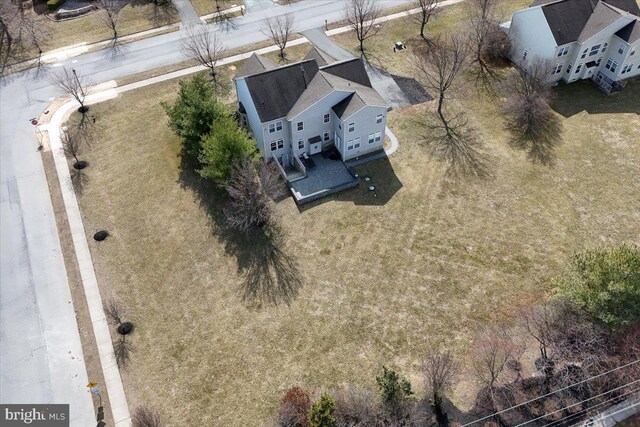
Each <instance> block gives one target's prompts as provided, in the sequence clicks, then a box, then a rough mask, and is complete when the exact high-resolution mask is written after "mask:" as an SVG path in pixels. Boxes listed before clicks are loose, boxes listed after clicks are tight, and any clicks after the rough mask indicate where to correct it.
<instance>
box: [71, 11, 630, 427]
mask: <svg viewBox="0 0 640 427" xmlns="http://www.w3.org/2000/svg"><path fill="white" fill-rule="evenodd" d="M518 1H519V0H518ZM446 13H452V14H453V13H456V12H455V10H449V11H447V12H446ZM440 19H447V18H446V16H445V15H444V14H443V15H442V16H441V17H440ZM452 19H453V18H452ZM451 22H453V21H451ZM399 27H402V24H401V23H400V22H398V24H397V25H394V26H391V25H385V29H384V31H389V32H391V31H402V30H401V29H400V28H399ZM397 37H400V36H399V35H397V34H395V33H393V34H392V33H389V34H387V37H386V38H387V40H386V41H382V40H381V41H380V42H379V43H380V46H386V45H390V40H394V39H396V38H397ZM308 48H309V46H308V45H306V46H305V47H304V49H302V48H301V49H299V50H298V49H297V48H296V49H295V50H294V48H292V49H291V50H290V51H289V50H288V52H289V55H290V57H298V56H300V57H301V56H303V55H304V54H305V53H306V51H307V50H308ZM391 55H393V54H392V53H391V54H390V55H389V56H390V57H391ZM397 57H399V55H398V56H397ZM394 58H395V57H394ZM385 61H386V59H385ZM401 63H402V61H401V60H397V61H396V60H395V59H392V60H390V61H389V64H390V65H389V66H390V68H391V69H392V70H393V71H397V72H401V71H402V70H403V68H401V67H402V65H401ZM236 65H237V64H236ZM404 70H407V72H408V71H409V69H408V68H404ZM223 73H225V75H226V76H227V77H226V79H227V80H228V79H229V76H231V75H232V73H233V69H231V68H230V67H227V68H225V70H224V71H223ZM177 85H178V83H177V81H168V82H164V83H160V84H157V85H153V86H150V87H146V88H142V89H138V90H135V91H132V92H128V93H125V94H122V95H121V96H120V97H119V98H117V99H115V100H110V101H107V102H104V103H101V104H98V105H96V106H93V107H92V113H93V114H95V115H96V117H97V118H98V123H97V132H96V138H95V142H94V143H93V144H91V147H90V148H88V149H87V150H85V153H84V158H86V160H88V161H89V163H90V165H91V166H90V167H89V168H88V169H87V177H88V181H87V183H86V186H85V191H84V194H83V195H82V196H81V197H80V198H79V203H80V208H81V211H82V213H83V219H84V221H85V227H86V231H87V233H88V234H89V235H91V234H93V233H94V232H95V231H96V230H99V229H106V230H109V232H110V233H111V235H112V236H111V237H110V238H109V239H107V241H105V242H103V243H100V244H96V243H95V242H93V241H90V243H89V244H90V247H91V250H92V256H93V259H94V263H95V267H96V273H97V275H98V281H99V284H100V286H101V290H102V292H103V298H105V299H108V298H109V297H116V298H117V299H118V300H119V301H120V302H121V303H122V305H123V306H124V307H125V308H126V310H127V312H128V314H129V318H130V319H131V320H132V321H133V322H134V323H135V324H136V331H135V332H134V334H133V336H132V343H133V345H134V353H133V354H132V359H131V364H130V366H129V367H128V368H127V369H125V370H124V372H123V379H124V381H125V387H126V391H127V394H128V398H129V400H130V405H131V407H134V406H136V405H138V404H147V405H149V406H151V407H155V408H158V409H159V410H160V411H161V413H162V417H163V419H164V420H165V421H166V422H167V424H168V425H170V426H183V425H224V426H254V425H261V424H262V423H264V422H267V421H268V420H269V418H270V417H271V416H272V415H273V414H274V413H275V410H276V408H277V404H278V400H279V398H280V396H281V395H282V393H283V392H284V391H285V390H286V389H287V388H289V387H291V386H294V385H302V386H306V387H312V388H313V387H316V388H323V389H326V388H339V387H342V386H344V385H346V384H355V385H359V386H362V387H370V388H373V387H375V375H377V374H379V372H380V370H381V365H382V364H386V365H390V366H392V367H394V368H396V369H398V370H399V371H401V372H402V373H403V374H405V375H406V376H407V377H408V378H409V379H410V380H411V381H412V382H413V383H414V386H415V388H416V389H418V390H420V384H421V381H420V362H421V359H422V357H423V355H424V354H425V352H426V351H427V350H428V349H430V348H432V347H434V346H438V345H445V344H446V345H449V346H453V348H454V349H455V350H457V352H458V354H459V355H460V357H461V359H463V358H464V355H465V354H466V352H467V350H468V348H469V344H470V343H471V341H472V339H473V337H474V335H475V334H476V332H477V331H478V329H480V328H482V327H483V326H484V325H486V324H487V322H489V321H503V320H508V319H509V318H511V317H512V315H513V313H514V312H515V311H517V310H518V309H520V308H522V307H524V306H528V305H530V304H532V303H534V302H539V301H540V300H541V299H543V298H544V297H545V296H546V295H547V292H548V289H547V287H546V281H547V279H548V278H549V277H552V276H554V275H555V274H557V273H558V272H559V270H560V268H561V266H562V265H563V264H564V262H565V261H566V259H567V257H568V256H569V255H570V254H571V253H573V252H574V251H577V250H581V249H584V248H586V247H590V246H594V245H599V244H611V245H617V244H620V243H622V242H625V241H637V240H638V238H639V236H640V226H639V224H640V200H639V199H638V197H637V188H638V187H639V186H640V178H639V177H640V144H638V141H637V129H638V128H639V127H640V108H639V106H638V105H637V99H638V97H640V84H639V82H635V83H632V84H630V85H629V86H628V87H627V89H626V90H625V91H624V92H623V93H621V94H618V95H616V96H614V97H606V96H604V95H602V94H601V93H599V92H598V91H597V90H596V89H595V88H593V87H592V86H590V85H588V84H581V83H579V84H573V85H571V86H563V87H560V88H559V89H558V90H557V94H558V99H557V101H556V102H555V104H554V109H555V110H556V111H557V112H558V113H559V114H560V116H561V119H562V122H563V125H564V140H563V143H562V144H561V145H560V146H558V147H557V148H556V150H555V155H556V161H555V164H554V165H553V166H551V167H544V166H537V165H534V164H532V163H531V162H530V161H529V160H528V159H527V158H526V155H525V153H523V152H522V151H518V150H516V149H514V148H512V147H510V146H509V144H508V142H507V140H508V135H507V134H506V133H505V131H504V130H503V125H502V119H501V113H500V109H499V108H500V106H499V102H497V100H496V99H494V98H489V97H488V96H477V95H474V96H466V97H464V98H463V99H460V100H459V102H460V103H461V104H462V106H463V107H464V108H465V109H466V110H467V111H468V115H469V118H470V121H471V123H472V125H473V126H474V127H475V128H476V129H477V131H478V133H479V135H480V136H481V137H482V138H483V140H484V141H485V142H486V151H487V152H488V153H489V155H490V170H491V176H490V178H488V179H483V180H462V181H458V182H450V181H448V180H447V179H445V177H444V167H443V165H442V164H440V163H439V162H437V161H435V160H432V159H430V157H429V155H428V153H427V149H426V147H425V146H424V144H423V142H422V138H421V134H422V133H423V127H422V125H421V123H422V121H423V118H424V114H425V110H426V109H427V108H428V105H418V106H414V107H409V108H406V109H403V110H401V111H393V112H391V113H390V114H389V126H390V128H391V129H392V130H393V131H394V133H395V134H396V135H397V136H398V139H399V140H400V149H399V151H398V152H397V153H396V154H394V155H393V156H392V157H391V158H390V159H389V160H379V161H376V162H372V163H369V164H366V165H363V166H361V167H359V168H357V170H358V173H359V174H360V175H361V176H370V177H371V178H372V181H371V184H373V185H375V186H376V187H377V190H376V192H375V194H374V193H371V192H369V191H368V190H367V189H366V186H365V185H364V183H363V184H361V185H360V186H359V187H356V188H354V189H352V190H349V191H347V192H344V193H341V194H339V195H336V196H334V197H331V198H328V199H325V200H322V201H319V202H317V203H314V204H311V205H308V206H305V207H304V208H302V209H298V208H297V207H296V206H295V204H294V202H293V201H292V200H291V198H286V199H284V200H281V201H279V202H278V206H277V209H278V212H279V215H280V221H279V222H280V224H281V231H280V233H279V234H278V235H279V236H280V239H274V241H276V242H277V243H274V245H276V250H275V251H271V252H269V251H267V250H266V249H265V248H266V247H267V246H268V245H267V244H266V243H265V241H264V238H258V237H256V236H248V237H244V236H239V235H237V234H234V233H232V232H230V231H229V230H228V229H226V227H225V226H224V223H223V220H222V213H221V209H222V204H223V202H224V199H223V198H222V197H221V196H220V195H219V194H218V193H217V192H216V191H215V190H214V189H212V188H211V187H210V186H209V185H207V184H206V183H202V182H200V181H199V180H197V179H196V178H195V177H194V176H193V173H192V172H189V171H184V170H183V169H182V168H181V158H180V154H179V153H180V146H179V141H178V140H177V138H176V137H175V136H174V135H173V134H172V133H171V131H170V130H169V129H168V128H167V126H166V122H167V120H166V116H165V114H164V112H163V110H162V108H161V106H160V102H162V101H171V100H173V99H174V97H175V94H176V90H177ZM225 99H226V100H227V102H231V101H232V99H233V96H232V95H229V96H227V97H225ZM366 185H367V186H368V185H369V183H367V184H366ZM267 273H269V274H267ZM270 274H278V275H279V277H280V278H281V280H282V281H281V282H280V283H283V282H284V283H285V284H287V285H289V286H290V288H288V289H289V290H286V289H285V290H283V289H280V290H279V292H278V290H276V291H274V292H272V293H271V295H275V297H276V299H277V301H278V302H279V304H277V305H274V304H273V303H271V302H270V300H269V299H268V298H266V296H265V294H266V293H268V292H266V291H265V289H264V286H266V282H267V280H266V278H267V277H270ZM256 286H258V287H259V291H258V292H255V293H252V290H255V288H256ZM260 286H263V288H260ZM260 290H262V291H264V292H260ZM267 291H268V289H267ZM286 296H288V297H289V298H290V301H291V302H290V305H287V304H286V303H283V300H284V299H286V298H285V297H286ZM463 361H464V360H463ZM473 390H474V384H473V381H472V380H471V379H470V377H469V376H468V375H467V376H465V377H464V380H463V381H462V383H461V384H460V385H459V386H458V387H457V389H456V390H455V394H454V396H453V397H454V401H455V402H456V403H457V404H458V405H459V406H460V407H461V408H463V409H465V408H468V407H469V406H470V404H471V402H470V399H471V398H472V396H473V394H472V393H473ZM420 394H421V393H420Z"/></svg>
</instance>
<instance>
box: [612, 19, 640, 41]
mask: <svg viewBox="0 0 640 427" xmlns="http://www.w3.org/2000/svg"><path fill="white" fill-rule="evenodd" d="M616 36H618V37H620V38H621V39H622V40H624V41H626V42H627V43H633V42H635V41H636V40H638V39H640V19H636V20H635V21H633V22H632V23H630V24H629V25H627V26H626V27H623V28H622V29H621V30H620V31H618V32H617V33H616Z"/></svg>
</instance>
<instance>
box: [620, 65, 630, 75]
mask: <svg viewBox="0 0 640 427" xmlns="http://www.w3.org/2000/svg"><path fill="white" fill-rule="evenodd" d="M632 69H633V65H631V64H625V66H624V67H622V71H621V72H620V74H627V73H628V72H629V71H631V70H632Z"/></svg>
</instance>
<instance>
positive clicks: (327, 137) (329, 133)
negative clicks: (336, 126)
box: [322, 130, 331, 142]
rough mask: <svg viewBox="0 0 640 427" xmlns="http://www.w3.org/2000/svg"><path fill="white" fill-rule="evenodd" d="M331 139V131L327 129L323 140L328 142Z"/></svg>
mask: <svg viewBox="0 0 640 427" xmlns="http://www.w3.org/2000/svg"><path fill="white" fill-rule="evenodd" d="M330 139H331V132H329V131H328V130H325V131H324V134H323V135H322V140H323V141H325V142H327V141H328V140H330Z"/></svg>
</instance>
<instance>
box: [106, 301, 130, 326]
mask: <svg viewBox="0 0 640 427" xmlns="http://www.w3.org/2000/svg"><path fill="white" fill-rule="evenodd" d="M102 309H103V310H104V314H105V316H106V317H107V320H108V321H109V322H111V323H112V324H114V325H115V326H120V325H122V323H124V318H125V313H124V310H123V309H122V307H121V306H120V304H118V302H117V301H116V300H114V299H111V300H109V301H105V302H104V304H102Z"/></svg>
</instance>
